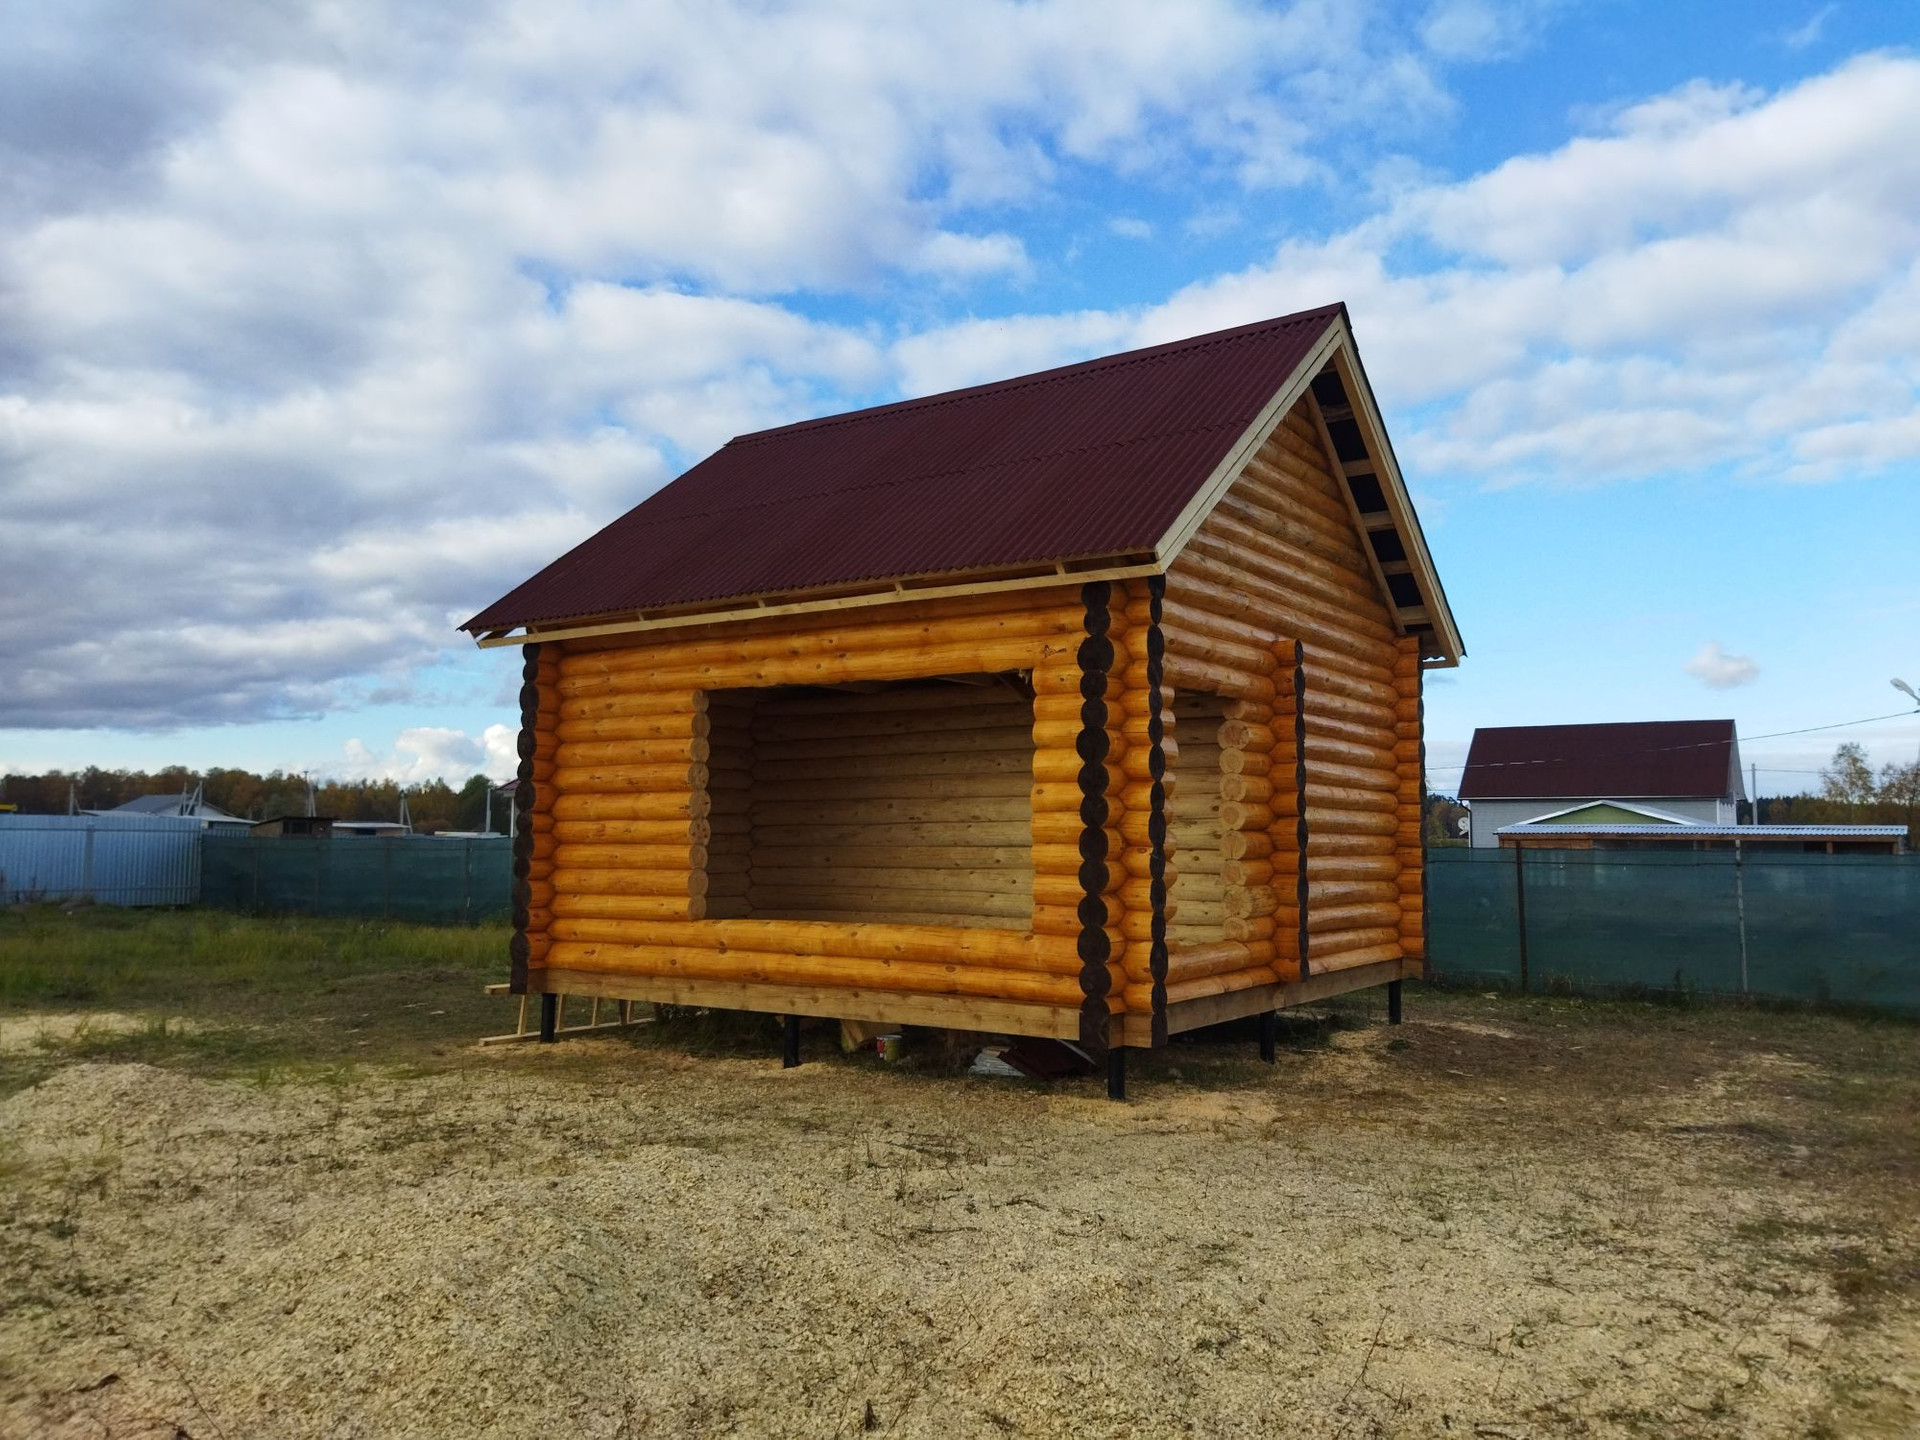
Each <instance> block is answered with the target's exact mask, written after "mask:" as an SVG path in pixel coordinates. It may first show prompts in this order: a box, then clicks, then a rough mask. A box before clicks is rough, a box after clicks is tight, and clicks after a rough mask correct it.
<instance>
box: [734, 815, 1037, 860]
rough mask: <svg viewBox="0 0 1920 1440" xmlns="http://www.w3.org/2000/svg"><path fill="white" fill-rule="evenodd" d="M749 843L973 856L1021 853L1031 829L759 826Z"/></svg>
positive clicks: (1014, 825) (1007, 824) (1013, 825)
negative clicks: (946, 849) (947, 849)
mask: <svg viewBox="0 0 1920 1440" xmlns="http://www.w3.org/2000/svg"><path fill="white" fill-rule="evenodd" d="M753 838H754V844H755V845H756V846H758V847H764V848H765V849H767V850H770V851H777V850H789V849H801V850H819V851H822V852H826V853H839V852H840V851H841V850H843V849H844V848H846V847H849V846H852V847H855V848H856V849H859V848H867V847H872V848H875V849H881V850H885V851H887V852H889V853H898V852H899V851H900V850H901V849H902V848H906V847H911V848H912V849H913V850H914V853H916V854H921V853H927V852H928V851H929V849H930V848H944V847H953V848H954V849H955V850H957V851H958V850H964V851H967V852H973V853H978V852H980V851H982V850H983V849H984V850H987V851H990V852H992V853H994V854H998V853H1000V852H1001V851H1003V850H1006V851H1017V852H1018V853H1020V854H1022V855H1025V854H1026V853H1027V851H1028V849H1029V847H1030V846H1031V845H1032V843H1033V827H1032V826H1031V825H1030V824H1028V823H1027V822H1026V821H1025V820H1024V819H1022V820H1018V821H998V822H993V823H975V824H959V825H955V824H946V823H938V824H913V823H908V824H873V825H758V826H755V827H754V831H753Z"/></svg>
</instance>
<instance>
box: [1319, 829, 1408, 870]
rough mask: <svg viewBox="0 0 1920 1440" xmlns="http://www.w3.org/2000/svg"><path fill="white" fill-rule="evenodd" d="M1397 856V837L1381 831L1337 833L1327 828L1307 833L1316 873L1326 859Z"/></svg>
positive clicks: (1344, 831)
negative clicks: (1333, 857) (1336, 857)
mask: <svg viewBox="0 0 1920 1440" xmlns="http://www.w3.org/2000/svg"><path fill="white" fill-rule="evenodd" d="M1365 818H1366V819H1367V820H1368V821H1370V822H1378V821H1380V820H1381V819H1382V818H1383V817H1381V816H1378V815H1369V816H1367V817H1365ZM1394 828H1395V829H1396V830H1397V829H1398V828H1399V826H1398V825H1397V824H1396V825H1395V826H1394ZM1395 853H1396V852H1395V846H1394V842H1393V836H1392V835H1391V834H1390V833H1382V832H1381V831H1380V830H1379V829H1378V828H1376V829H1374V830H1373V831H1372V832H1369V831H1367V830H1364V829H1363V830H1334V829H1327V828H1322V829H1318V830H1309V831H1308V832H1307V855H1308V857H1309V860H1310V862H1311V864H1312V865H1313V866H1314V867H1315V869H1316V870H1317V869H1318V867H1319V866H1320V864H1321V863H1322V862H1323V859H1324V858H1325V857H1329V856H1340V857H1343V858H1351V857H1372V856H1383V855H1384V856H1387V857H1390V858H1392V857H1394V856H1395ZM1396 863H1397V861H1396Z"/></svg>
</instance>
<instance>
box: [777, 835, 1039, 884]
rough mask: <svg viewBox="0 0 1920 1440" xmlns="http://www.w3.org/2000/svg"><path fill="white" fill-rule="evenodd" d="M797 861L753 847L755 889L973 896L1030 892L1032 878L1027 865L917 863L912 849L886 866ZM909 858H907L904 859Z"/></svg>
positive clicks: (811, 860) (808, 860)
mask: <svg viewBox="0 0 1920 1440" xmlns="http://www.w3.org/2000/svg"><path fill="white" fill-rule="evenodd" d="M791 858H792V859H794V860H798V861H802V862H803V863H797V864H781V863H780V862H779V861H778V860H777V859H774V858H772V857H769V856H767V855H766V854H765V853H764V852H762V851H761V850H759V849H758V848H757V847H756V848H755V849H754V851H753V852H752V857H751V864H750V867H749V869H750V873H751V874H752V876H753V883H754V886H755V888H756V889H758V888H764V889H767V890H793V889H836V888H846V889H850V890H889V889H898V890H908V891H914V892H932V891H937V890H941V889H948V890H952V891H954V892H956V894H958V893H962V892H964V893H966V894H969V895H972V894H975V893H985V894H992V895H1013V894H1017V895H1021V896H1025V895H1027V894H1028V893H1029V887H1030V886H1031V885H1032V880H1033V877H1032V876H1031V875H1030V874H1029V872H1028V871H1027V870H1025V869H1024V868H1021V869H996V868H994V867H992V866H978V867H974V866H969V867H965V868H962V867H960V866H957V865H926V866H922V865H916V864H913V863H911V862H914V861H917V860H918V859H919V857H918V856H917V855H913V854H911V853H909V854H905V855H896V856H894V857H893V863H891V864H886V865H864V866H858V865H844V864H822V863H819V862H817V861H815V860H814V859H813V858H812V857H809V856H793V857H791ZM902 862H908V863H902Z"/></svg>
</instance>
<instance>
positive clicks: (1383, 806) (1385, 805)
mask: <svg viewBox="0 0 1920 1440" xmlns="http://www.w3.org/2000/svg"><path fill="white" fill-rule="evenodd" d="M1356 810H1359V811H1367V812H1369V813H1372V814H1380V815H1387V816H1393V815H1396V814H1397V813H1398V811H1399V805H1398V804H1397V803H1396V802H1395V800H1394V796H1393V792H1392V791H1390V790H1368V789H1365V788H1363V787H1361V786H1357V785H1328V784H1323V783H1321V782H1320V781H1319V780H1317V779H1316V778H1315V772H1314V771H1313V770H1312V768H1311V767H1309V769H1308V770H1307V820H1308V823H1309V824H1312V822H1313V820H1314V818H1315V817H1316V816H1318V815H1319V814H1321V813H1322V812H1324V811H1356Z"/></svg>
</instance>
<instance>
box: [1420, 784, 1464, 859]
mask: <svg viewBox="0 0 1920 1440" xmlns="http://www.w3.org/2000/svg"><path fill="white" fill-rule="evenodd" d="M1472 813H1473V812H1472V811H1470V810H1469V809H1468V808H1467V807H1466V806H1465V805H1462V804H1461V803H1460V802H1459V801H1458V800H1456V799H1454V798H1453V796H1451V795H1438V794H1435V793H1434V792H1433V791H1431V790H1429V791H1428V792H1427V798H1426V805H1425V813H1424V815H1423V817H1422V819H1421V822H1420V838H1421V839H1422V840H1423V841H1424V842H1425V843H1427V844H1428V845H1459V844H1462V843H1463V834H1464V832H1463V829H1462V823H1461V822H1463V821H1465V820H1466V819H1467V818H1468V817H1469V816H1470V815H1471V814H1472Z"/></svg>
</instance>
